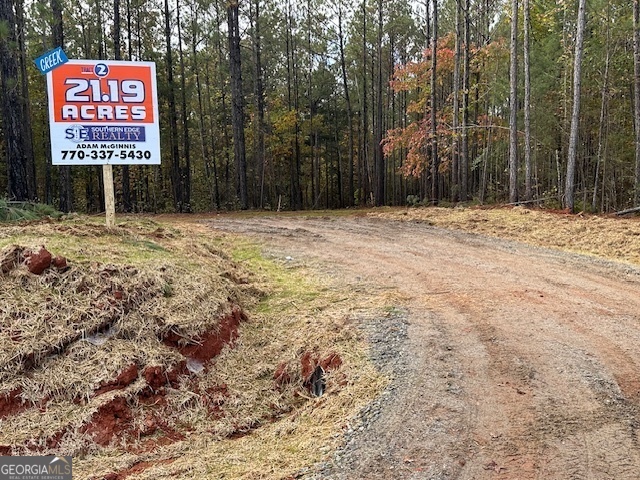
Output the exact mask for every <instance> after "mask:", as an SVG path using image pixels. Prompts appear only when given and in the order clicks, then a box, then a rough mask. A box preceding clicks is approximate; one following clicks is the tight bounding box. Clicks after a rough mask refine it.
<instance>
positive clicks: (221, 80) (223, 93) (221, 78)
mask: <svg viewBox="0 0 640 480" xmlns="http://www.w3.org/2000/svg"><path fill="white" fill-rule="evenodd" d="M214 6H215V11H216V32H217V35H216V47H217V50H218V65H219V66H221V65H222V62H223V59H224V58H225V55H224V53H223V51H222V35H221V31H222V19H221V14H220V3H219V2H217V1H216V2H214ZM208 68H209V66H208V64H207V72H208ZM226 81H227V79H226V77H225V75H224V71H223V69H222V68H218V85H220V101H221V103H222V124H223V129H222V135H223V139H224V183H225V199H226V201H227V202H229V200H230V198H231V188H230V183H231V180H230V173H229V170H230V165H231V136H230V135H229V127H228V125H229V116H228V111H229V109H228V108H227V89H226V88H224V84H225V83H226ZM210 88H211V87H210V83H209V82H207V92H209V90H210ZM207 96H208V98H209V101H211V94H210V93H208V94H207ZM209 111H210V112H211V113H213V109H212V108H211V106H210V107H209ZM210 122H211V132H213V131H214V130H213V129H214V119H213V115H211V117H210ZM213 138H214V137H213V135H211V142H212V143H211V151H212V152H213V151H215V150H214V148H213ZM214 162H215V159H214ZM216 181H217V180H216Z"/></svg>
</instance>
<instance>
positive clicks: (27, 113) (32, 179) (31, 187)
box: [15, 0, 38, 200]
mask: <svg viewBox="0 0 640 480" xmlns="http://www.w3.org/2000/svg"><path fill="white" fill-rule="evenodd" d="M15 8H16V21H17V32H16V34H17V40H18V51H19V52H20V82H21V87H22V88H21V90H22V91H21V97H20V101H21V102H20V104H21V107H22V118H23V119H24V120H25V123H24V161H25V169H26V172H27V192H28V196H29V199H31V200H34V199H36V198H37V194H38V192H37V188H36V163H35V158H34V153H33V130H32V128H31V120H32V119H31V102H30V97H29V77H28V75H27V51H26V43H25V28H26V27H25V22H24V2H23V0H17V1H16V3H15Z"/></svg>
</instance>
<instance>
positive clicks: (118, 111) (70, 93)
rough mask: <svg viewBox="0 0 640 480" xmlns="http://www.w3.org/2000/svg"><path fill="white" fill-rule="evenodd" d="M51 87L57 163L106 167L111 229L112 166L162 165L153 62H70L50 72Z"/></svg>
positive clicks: (50, 118) (112, 213) (48, 81)
mask: <svg viewBox="0 0 640 480" xmlns="http://www.w3.org/2000/svg"><path fill="white" fill-rule="evenodd" d="M47 87H48V94H49V123H50V132H51V157H52V159H53V164H54V165H102V178H103V180H104V204H105V210H106V224H107V228H113V227H114V226H115V215H116V214H115V195H114V187H113V165H160V126H159V114H158V95H157V86H156V66H155V63H153V62H123V61H112V60H69V61H68V62H66V63H64V64H62V65H60V66H58V67H56V68H55V69H53V70H51V71H49V72H47Z"/></svg>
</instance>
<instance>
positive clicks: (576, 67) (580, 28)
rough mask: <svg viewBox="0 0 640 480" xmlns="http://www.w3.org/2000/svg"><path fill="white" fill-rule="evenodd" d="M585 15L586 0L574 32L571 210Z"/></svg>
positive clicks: (582, 0)
mask: <svg viewBox="0 0 640 480" xmlns="http://www.w3.org/2000/svg"><path fill="white" fill-rule="evenodd" d="M585 17H586V0H580V3H579V5H578V25H577V32H576V50H575V57H574V64H573V112H572V114H571V134H570V136H569V151H568V158H567V176H566V183H565V189H564V208H566V209H567V210H569V211H570V212H573V210H574V207H575V205H574V198H573V197H574V191H575V175H576V158H577V156H578V134H579V131H578V127H579V125H580V90H581V88H580V87H581V83H582V51H583V49H582V44H583V41H584V31H585V23H586V21H585Z"/></svg>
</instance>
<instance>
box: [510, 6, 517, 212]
mask: <svg viewBox="0 0 640 480" xmlns="http://www.w3.org/2000/svg"><path fill="white" fill-rule="evenodd" d="M509 108H510V113H511V114H510V117H509V202H511V203H516V202H517V201H518V0H511V68H510V73H509Z"/></svg>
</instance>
